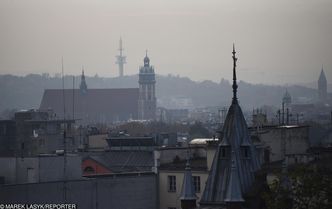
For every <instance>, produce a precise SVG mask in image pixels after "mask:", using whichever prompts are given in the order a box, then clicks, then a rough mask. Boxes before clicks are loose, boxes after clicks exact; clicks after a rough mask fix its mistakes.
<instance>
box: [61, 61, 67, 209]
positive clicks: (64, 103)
mask: <svg viewBox="0 0 332 209" xmlns="http://www.w3.org/2000/svg"><path fill="white" fill-rule="evenodd" d="M61 65H62V66H61V67H62V99H63V123H64V130H63V199H64V203H66V202H67V182H66V181H67V178H66V168H67V156H66V130H67V123H66V102H65V77H64V67H63V57H62V59H61Z"/></svg>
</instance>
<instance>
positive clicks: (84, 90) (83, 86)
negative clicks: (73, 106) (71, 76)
mask: <svg viewBox="0 0 332 209" xmlns="http://www.w3.org/2000/svg"><path fill="white" fill-rule="evenodd" d="M80 92H81V94H86V93H87V92H88V85H86V81H85V75H84V69H82V75H81V84H80Z"/></svg>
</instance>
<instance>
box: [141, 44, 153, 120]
mask: <svg viewBox="0 0 332 209" xmlns="http://www.w3.org/2000/svg"><path fill="white" fill-rule="evenodd" d="M138 83H139V98H138V119H140V120H154V119H155V117H156V106H157V99H156V92H155V84H156V79H155V73H154V68H153V67H152V66H150V59H149V57H148V53H147V51H146V55H145V57H144V66H143V67H140V69H139V80H138Z"/></svg>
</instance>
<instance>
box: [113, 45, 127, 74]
mask: <svg viewBox="0 0 332 209" xmlns="http://www.w3.org/2000/svg"><path fill="white" fill-rule="evenodd" d="M123 50H124V49H123V48H122V39H121V38H120V41H119V51H120V54H119V55H117V56H116V62H115V64H118V65H119V77H122V76H123V65H124V64H125V63H126V56H123V55H122V51H123Z"/></svg>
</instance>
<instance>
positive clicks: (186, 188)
mask: <svg viewBox="0 0 332 209" xmlns="http://www.w3.org/2000/svg"><path fill="white" fill-rule="evenodd" d="M196 199H197V197H196V193H195V187H194V182H193V178H192V174H191V168H190V164H189V160H188V161H187V165H186V170H185V172H184V176H183V182H182V189H181V195H180V200H196Z"/></svg>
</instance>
